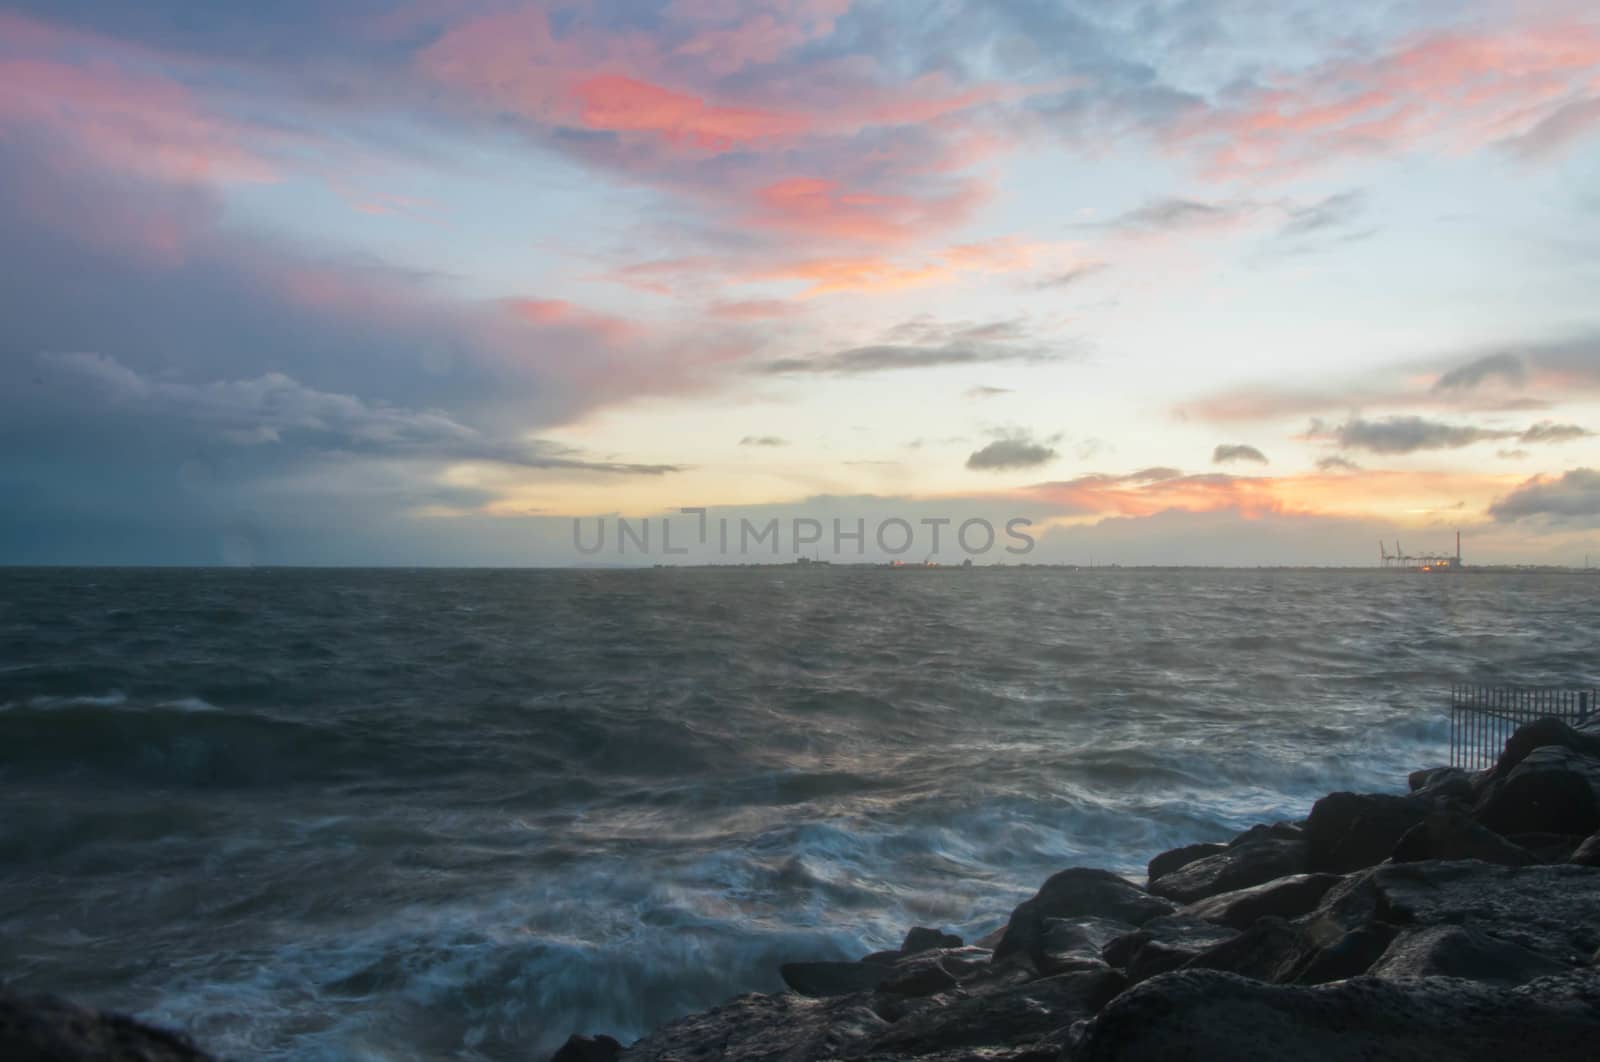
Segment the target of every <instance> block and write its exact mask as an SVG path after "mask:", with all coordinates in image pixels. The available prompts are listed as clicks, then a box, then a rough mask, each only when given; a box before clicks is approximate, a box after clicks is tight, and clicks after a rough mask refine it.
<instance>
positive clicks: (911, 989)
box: [878, 962, 956, 996]
mask: <svg viewBox="0 0 1600 1062" xmlns="http://www.w3.org/2000/svg"><path fill="white" fill-rule="evenodd" d="M955 986H956V979H955V978H954V977H953V976H951V974H950V972H949V971H948V970H946V969H945V968H944V967H943V966H941V965H939V964H938V963H936V962H929V963H922V964H920V965H918V966H913V967H911V968H909V969H907V970H905V971H903V972H896V973H895V975H894V976H893V977H890V978H888V979H887V980H885V981H883V982H882V983H881V984H879V985H878V991H879V992H888V993H891V994H892V995H897V996H931V995H934V994H936V993H939V992H944V991H947V990H949V989H952V988H954V987H955Z"/></svg>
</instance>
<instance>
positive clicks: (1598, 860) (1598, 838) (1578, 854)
mask: <svg viewBox="0 0 1600 1062" xmlns="http://www.w3.org/2000/svg"><path fill="white" fill-rule="evenodd" d="M1569 862H1573V863H1576V864H1578V865H1579V866H1580V867H1600V833H1596V834H1591V835H1590V836H1589V838H1588V839H1587V840H1585V841H1584V842H1583V843H1582V844H1580V845H1579V846H1578V847H1577V848H1576V849H1575V850H1574V851H1573V853H1572V855H1571V857H1570V858H1569Z"/></svg>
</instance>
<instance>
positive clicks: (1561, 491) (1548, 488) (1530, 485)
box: [1489, 468, 1600, 526]
mask: <svg viewBox="0 0 1600 1062" xmlns="http://www.w3.org/2000/svg"><path fill="white" fill-rule="evenodd" d="M1489 515H1490V516H1492V517H1494V518H1495V519H1496V520H1500V521H1513V520H1521V519H1524V518H1526V517H1535V516H1537V517H1546V518H1548V519H1550V520H1552V521H1554V522H1557V523H1570V524H1580V525H1587V526H1594V525H1595V524H1600V471H1597V470H1595V469H1592V468H1575V469H1573V470H1572V471H1570V472H1567V473H1565V474H1564V475H1562V476H1561V478H1560V479H1549V478H1546V477H1543V476H1540V477H1536V478H1534V479H1530V480H1528V481H1527V482H1526V483H1524V484H1522V485H1521V486H1520V487H1518V488H1517V489H1515V490H1513V491H1512V492H1511V493H1510V494H1507V495H1506V496H1505V497H1504V498H1500V499H1499V500H1497V501H1496V502H1495V503H1494V504H1493V505H1491V506H1489Z"/></svg>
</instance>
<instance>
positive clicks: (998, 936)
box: [978, 926, 1010, 951]
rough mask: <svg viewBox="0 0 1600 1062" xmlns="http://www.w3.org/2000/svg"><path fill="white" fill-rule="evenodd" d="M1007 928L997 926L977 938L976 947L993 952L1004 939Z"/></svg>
mask: <svg viewBox="0 0 1600 1062" xmlns="http://www.w3.org/2000/svg"><path fill="white" fill-rule="evenodd" d="M1009 928H1010V926H997V927H995V928H994V929H991V930H989V932H987V933H985V934H984V935H983V936H981V937H979V938H978V947H980V948H988V949H989V950H990V951H993V950H994V949H995V948H997V947H999V946H1000V941H1001V940H1002V939H1004V938H1005V935H1006V930H1007V929H1009Z"/></svg>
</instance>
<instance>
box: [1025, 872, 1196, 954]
mask: <svg viewBox="0 0 1600 1062" xmlns="http://www.w3.org/2000/svg"><path fill="white" fill-rule="evenodd" d="M1174 909H1175V906H1174V905H1173V904H1172V903H1169V902H1168V901H1166V900H1163V899H1161V898H1160V897H1157V896H1152V895H1150V894H1149V893H1148V892H1146V891H1145V890H1143V889H1141V888H1139V886H1137V885H1135V884H1133V882H1131V881H1129V880H1127V879H1126V878H1122V877H1118V876H1117V875H1116V874H1113V873H1111V872H1110V871H1106V870H1094V869H1091V868H1088V867H1073V868H1072V869H1070V870H1063V871H1060V872H1059V873H1057V874H1054V875H1052V876H1051V878H1050V879H1049V880H1048V881H1046V882H1045V883H1044V885H1043V886H1042V887H1041V888H1040V889H1039V891H1038V892H1037V893H1036V894H1035V895H1034V896H1033V898H1032V899H1030V900H1025V901H1023V902H1022V903H1020V904H1018V905H1017V908H1016V910H1014V911H1012V912H1011V921H1010V923H1009V924H1008V925H1007V926H1006V931H1005V935H1004V936H1002V937H1001V939H1000V942H999V943H998V944H997V945H995V949H994V957H995V959H996V961H999V960H1001V959H1005V958H1007V957H1009V956H1011V955H1016V954H1024V955H1027V956H1029V957H1031V958H1033V959H1035V960H1038V959H1039V958H1040V957H1041V956H1042V954H1043V944H1044V934H1045V922H1046V921H1047V920H1049V919H1052V918H1087V917H1100V918H1112V919H1116V920H1118V921H1121V922H1127V923H1130V924H1132V925H1134V926H1139V925H1143V924H1144V923H1145V922H1148V921H1149V920H1150V919H1152V918H1156V917H1159V916H1161V915H1164V914H1171V913H1172V912H1173V910H1174Z"/></svg>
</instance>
